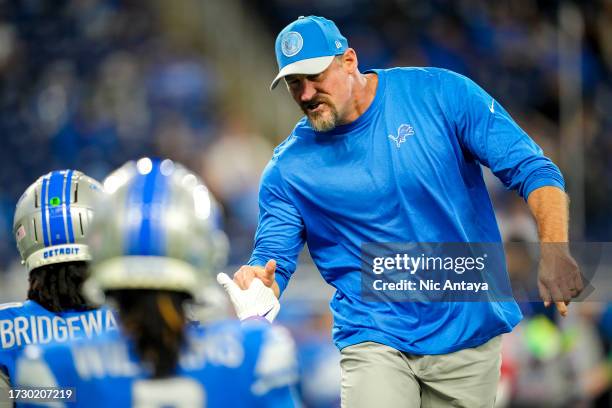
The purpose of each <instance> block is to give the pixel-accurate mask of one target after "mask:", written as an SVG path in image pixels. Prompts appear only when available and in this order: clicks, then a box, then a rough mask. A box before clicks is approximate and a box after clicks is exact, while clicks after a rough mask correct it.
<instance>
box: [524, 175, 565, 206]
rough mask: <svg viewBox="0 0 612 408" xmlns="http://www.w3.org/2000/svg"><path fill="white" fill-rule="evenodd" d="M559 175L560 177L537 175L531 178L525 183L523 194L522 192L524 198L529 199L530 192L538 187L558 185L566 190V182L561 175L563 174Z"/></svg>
mask: <svg viewBox="0 0 612 408" xmlns="http://www.w3.org/2000/svg"><path fill="white" fill-rule="evenodd" d="M559 176H560V179H559V178H557V177H537V178H534V179H533V180H529V181H528V182H526V183H525V186H524V189H523V194H521V195H522V196H523V199H524V200H525V201H527V199H528V198H529V194H531V193H532V192H533V191H534V190H537V189H538V188H540V187H544V186H551V187H558V188H559V189H561V190H563V191H565V183H564V182H563V177H561V174H559Z"/></svg>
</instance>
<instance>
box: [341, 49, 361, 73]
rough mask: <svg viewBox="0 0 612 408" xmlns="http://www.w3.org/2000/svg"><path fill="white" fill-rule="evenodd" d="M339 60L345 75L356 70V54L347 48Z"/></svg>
mask: <svg viewBox="0 0 612 408" xmlns="http://www.w3.org/2000/svg"><path fill="white" fill-rule="evenodd" d="M340 60H341V62H342V67H343V68H344V70H345V71H346V72H347V73H349V74H352V73H353V72H355V71H356V70H357V65H358V64H357V63H358V61H357V53H355V50H354V49H352V48H347V50H346V51H344V54H342V55H341V56H340Z"/></svg>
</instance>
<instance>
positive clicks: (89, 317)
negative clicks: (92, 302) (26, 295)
mask: <svg viewBox="0 0 612 408" xmlns="http://www.w3.org/2000/svg"><path fill="white" fill-rule="evenodd" d="M115 329H117V323H116V321H115V317H114V315H113V313H112V312H111V311H110V310H109V309H106V308H102V309H96V310H90V311H84V312H74V311H66V312H60V313H54V312H50V311H49V310H47V309H45V308H44V307H42V306H41V305H39V304H38V303H36V302H34V301H31V300H27V301H25V302H23V303H21V302H19V303H6V304H3V305H0V370H1V371H3V372H4V373H5V374H7V375H8V377H9V378H11V379H14V378H15V362H16V360H17V358H18V357H19V354H20V353H21V352H22V351H23V349H24V348H25V347H26V346H27V345H30V344H46V343H51V342H60V343H61V342H66V341H69V340H75V339H80V338H92V337H95V336H98V335H100V334H102V333H103V332H105V331H107V330H115Z"/></svg>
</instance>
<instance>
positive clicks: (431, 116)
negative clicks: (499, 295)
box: [249, 68, 564, 354]
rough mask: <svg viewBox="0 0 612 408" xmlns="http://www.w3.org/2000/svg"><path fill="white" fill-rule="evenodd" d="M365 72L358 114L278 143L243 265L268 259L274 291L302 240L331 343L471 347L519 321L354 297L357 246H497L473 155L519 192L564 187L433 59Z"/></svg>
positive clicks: (512, 306) (526, 141)
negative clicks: (327, 293) (327, 308)
mask: <svg viewBox="0 0 612 408" xmlns="http://www.w3.org/2000/svg"><path fill="white" fill-rule="evenodd" d="M373 72H375V73H376V74H377V75H378V87H377V90H376V95H375V97H374V100H373V102H372V104H371V105H370V107H369V108H368V109H367V110H366V111H365V112H364V113H363V114H362V115H361V116H360V117H359V118H358V119H357V120H355V121H354V122H352V123H350V124H346V125H341V126H338V127H336V128H335V129H333V130H331V131H329V132H323V133H321V132H315V131H314V130H313V129H312V128H311V127H310V126H309V124H308V121H307V120H306V118H303V119H302V120H301V121H300V122H298V124H297V125H296V127H295V129H294V130H293V132H292V133H291V135H290V136H289V137H288V138H287V140H285V141H284V142H283V143H282V144H281V145H280V146H278V147H277V148H276V150H275V152H274V155H273V157H272V160H271V161H270V163H269V164H268V166H267V167H266V169H265V170H264V173H263V175H262V180H261V186H260V198H259V205H260V208H259V210H260V216H259V225H258V228H257V232H256V236H255V248H254V250H253V254H252V256H251V259H250V260H249V264H250V265H264V264H265V263H266V261H267V260H268V259H276V260H277V262H278V263H277V270H276V280H277V283H278V285H279V286H280V289H281V291H282V290H284V289H285V287H286V285H287V282H288V280H289V278H290V276H291V274H292V273H293V272H294V271H295V268H296V262H297V257H298V254H299V252H300V250H301V248H302V246H303V244H304V242H306V243H307V244H308V249H309V251H310V254H311V255H312V258H313V260H314V262H315V264H316V265H317V267H318V269H319V271H320V272H321V274H322V275H323V278H324V279H325V280H326V281H327V282H328V283H329V284H331V285H332V286H334V287H335V288H336V293H335V295H334V297H333V299H332V301H331V309H332V312H333V315H334V329H333V337H334V341H335V343H336V345H337V346H338V347H339V348H343V347H346V346H349V345H352V344H356V343H360V342H364V341H375V342H378V343H382V344H386V345H389V346H391V347H393V348H396V349H398V350H403V351H406V352H410V353H414V354H441V353H449V352H452V351H456V350H459V349H462V348H468V347H474V346H477V345H480V344H482V343H484V342H486V341H487V340H489V339H491V338H492V337H494V336H496V335H498V334H500V333H504V332H508V331H510V330H512V327H514V326H515V325H516V324H517V323H518V322H519V321H520V319H521V317H522V316H521V313H520V311H519V308H518V307H517V305H516V303H515V302H504V303H500V302H497V303H495V302H489V303H478V302H455V303H450V302H447V303H443V302H439V303H418V302H411V303H408V302H406V303H374V302H369V303H368V302H365V301H363V299H362V298H361V277H360V270H361V262H362V260H361V252H360V247H361V245H362V244H363V243H368V242H377V243H388V242H500V241H501V237H500V234H499V230H498V227H497V223H496V220H495V214H494V211H493V206H492V204H491V200H490V198H489V195H488V193H487V190H486V187H485V183H484V181H483V177H482V170H481V167H480V165H481V164H483V165H485V166H488V167H489V168H490V169H491V170H492V171H493V173H494V174H495V175H496V176H497V177H499V179H500V180H501V181H502V182H503V183H504V184H505V186H506V187H507V188H509V189H514V190H517V191H518V193H519V194H520V195H521V196H522V197H524V198H525V199H527V197H528V195H529V194H530V193H531V191H533V190H534V189H537V188H539V187H542V186H557V187H559V188H564V182H563V177H562V175H561V173H560V171H559V169H558V168H557V167H556V166H555V165H554V164H553V163H552V162H551V161H550V160H549V159H548V158H546V157H545V156H544V155H543V154H542V150H541V149H540V148H539V147H538V146H537V145H536V144H535V143H534V142H533V141H532V140H531V139H530V138H529V136H528V135H527V134H526V133H525V132H524V131H523V130H521V129H520V127H519V126H518V125H517V124H516V123H515V122H514V121H513V120H512V118H511V117H510V115H509V114H508V113H507V112H506V111H505V110H504V109H503V108H502V107H501V106H500V105H499V104H498V103H497V102H496V101H495V100H494V99H493V98H492V97H491V96H490V95H488V94H487V93H486V92H485V91H483V90H482V89H481V88H480V87H479V86H478V85H476V84H475V83H474V82H472V81H471V80H469V79H468V78H466V77H464V76H461V75H458V74H455V73H453V72H450V71H447V70H443V69H435V68H395V69H389V70H375V71H373ZM504 273H505V272H504Z"/></svg>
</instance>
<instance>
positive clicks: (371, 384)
mask: <svg viewBox="0 0 612 408" xmlns="http://www.w3.org/2000/svg"><path fill="white" fill-rule="evenodd" d="M341 354H342V359H341V362H340V365H341V367H342V392H341V398H342V407H343V408H372V407H376V408H401V407H405V408H413V407H427V408H430V407H431V408H440V407H467V408H478V407H483V408H484V407H486V408H490V407H493V405H494V404H495V393H496V391H497V383H498V381H499V374H500V371H499V370H500V367H501V335H500V336H497V337H494V338H493V339H491V340H489V341H488V342H486V343H484V344H482V345H481V346H478V347H475V348H469V349H463V350H459V351H456V352H454V353H449V354H440V355H425V356H417V355H412V354H408V353H404V352H401V351H398V350H395V349H393V348H391V347H388V346H385V345H383V344H378V343H373V342H365V343H360V344H355V345H353V346H349V347H346V348H344V349H342V351H341Z"/></svg>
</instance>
